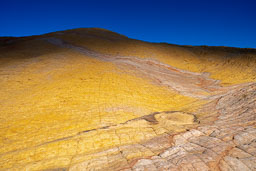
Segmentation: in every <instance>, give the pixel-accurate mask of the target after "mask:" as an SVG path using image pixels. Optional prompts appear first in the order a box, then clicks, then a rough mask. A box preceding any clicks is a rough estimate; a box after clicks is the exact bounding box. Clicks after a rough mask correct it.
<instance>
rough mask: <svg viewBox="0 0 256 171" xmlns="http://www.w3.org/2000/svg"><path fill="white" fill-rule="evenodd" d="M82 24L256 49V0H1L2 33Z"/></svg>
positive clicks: (164, 39) (153, 38) (190, 42)
mask: <svg viewBox="0 0 256 171" xmlns="http://www.w3.org/2000/svg"><path fill="white" fill-rule="evenodd" d="M81 27H100V28H105V29H109V30H111V31H114V32H118V33H120V34H124V35H126V36H128V37H130V38H135V39H140V40H144V41H150V42H167V43H173V44H182V45H210V46H233V47H248V48H256V0H105V1H104V0H0V36H29V35H37V34H43V33H48V32H53V31H60V30H66V29H72V28H81Z"/></svg>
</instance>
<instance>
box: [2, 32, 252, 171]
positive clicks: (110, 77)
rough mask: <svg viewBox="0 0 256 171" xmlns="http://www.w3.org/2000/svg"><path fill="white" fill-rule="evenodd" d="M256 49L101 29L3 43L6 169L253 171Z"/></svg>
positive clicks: (53, 34)
mask: <svg viewBox="0 0 256 171" xmlns="http://www.w3.org/2000/svg"><path fill="white" fill-rule="evenodd" d="M255 66H256V50H254V49H237V48H228V47H192V46H176V45H168V44H154V43H147V42H142V41H138V40H133V39H129V38H127V37H125V36H122V35H119V34H116V33H113V32H110V31H107V30H103V29H75V30H68V31H62V32H56V33H50V34H46V35H41V36H32V37H24V38H1V39H0V75H1V77H0V86H1V89H0V95H1V96H0V123H1V124H0V133H1V134H0V146H1V149H0V169H1V170H111V171H112V170H113V171H114V170H123V171H136V170H189V171H190V170H198V171H203V170H237V171H244V170H256V123H255V121H256V67H255Z"/></svg>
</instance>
